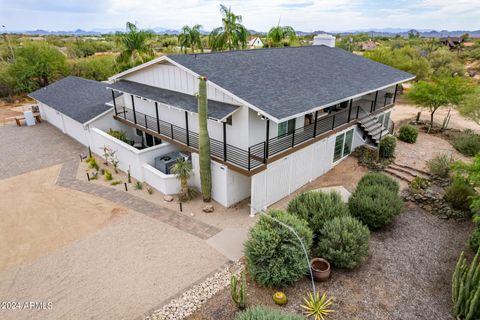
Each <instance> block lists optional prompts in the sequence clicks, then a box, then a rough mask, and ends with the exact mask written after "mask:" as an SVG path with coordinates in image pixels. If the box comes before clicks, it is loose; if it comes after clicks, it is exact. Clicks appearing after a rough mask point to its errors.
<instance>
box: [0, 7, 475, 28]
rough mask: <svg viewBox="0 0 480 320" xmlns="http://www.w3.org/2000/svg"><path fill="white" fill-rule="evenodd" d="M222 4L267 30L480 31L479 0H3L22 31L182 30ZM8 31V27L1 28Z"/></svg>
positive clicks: (6, 21)
mask: <svg viewBox="0 0 480 320" xmlns="http://www.w3.org/2000/svg"><path fill="white" fill-rule="evenodd" d="M220 3H223V4H225V5H227V6H230V7H231V8H232V10H233V11H234V12H235V13H236V14H239V15H241V16H242V17H243V24H244V25H245V26H246V27H247V28H248V29H253V30H256V31H268V29H270V28H271V27H272V26H274V25H276V24H278V23H279V22H280V24H281V25H290V26H292V27H294V29H295V30H301V31H307V32H309V31H316V30H323V31H348V30H363V29H366V30H369V29H372V28H375V29H380V28H402V29H411V28H413V29H435V30H479V29H480V0H298V1H294V0H278V1H274V0H234V1H214V0H73V1H72V0H61V1H53V0H0V25H4V26H5V28H4V30H5V29H6V30H7V31H18V30H36V29H43V30H50V31H59V30H75V29H83V30H93V29H102V28H105V29H117V28H124V26H125V22H126V21H132V22H136V23H138V26H139V27H141V28H154V27H164V28H169V29H180V28H181V27H182V26H184V25H186V24H188V25H193V24H197V23H198V24H201V25H202V26H203V29H204V30H211V29H213V28H214V27H217V26H219V25H220V22H221V16H220V12H219V5H220ZM2 31H3V30H2Z"/></svg>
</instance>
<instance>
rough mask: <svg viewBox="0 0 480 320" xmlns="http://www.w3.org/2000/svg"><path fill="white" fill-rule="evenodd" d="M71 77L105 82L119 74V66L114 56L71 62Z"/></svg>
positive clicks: (92, 57) (93, 57)
mask: <svg viewBox="0 0 480 320" xmlns="http://www.w3.org/2000/svg"><path fill="white" fill-rule="evenodd" d="M70 69H71V75H74V76H77V77H82V78H87V79H92V80H97V81H104V80H107V79H108V78H109V77H111V76H113V75H114V74H115V73H116V72H117V64H116V61H115V57H114V56H113V55H104V56H98V57H95V56H91V57H87V58H80V59H74V60H71V61H70Z"/></svg>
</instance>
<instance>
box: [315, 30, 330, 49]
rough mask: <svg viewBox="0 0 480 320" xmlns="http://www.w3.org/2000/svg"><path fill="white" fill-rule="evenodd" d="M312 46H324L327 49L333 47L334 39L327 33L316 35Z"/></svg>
mask: <svg viewBox="0 0 480 320" xmlns="http://www.w3.org/2000/svg"><path fill="white" fill-rule="evenodd" d="M313 45H314V46H318V45H325V46H328V47H335V37H334V36H332V35H330V34H327V33H320V34H317V35H316V36H314V37H313Z"/></svg>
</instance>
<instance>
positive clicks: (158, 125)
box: [155, 101, 160, 133]
mask: <svg viewBox="0 0 480 320" xmlns="http://www.w3.org/2000/svg"><path fill="white" fill-rule="evenodd" d="M155 115H156V116H157V132H158V133H160V119H159V117H158V102H156V101H155Z"/></svg>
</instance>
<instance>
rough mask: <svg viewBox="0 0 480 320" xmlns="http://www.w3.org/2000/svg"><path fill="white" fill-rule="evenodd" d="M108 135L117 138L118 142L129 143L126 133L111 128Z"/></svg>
mask: <svg viewBox="0 0 480 320" xmlns="http://www.w3.org/2000/svg"><path fill="white" fill-rule="evenodd" d="M107 133H108V134H109V135H111V136H112V137H114V138H117V139H118V140H121V141H123V142H125V143H129V141H128V138H127V132H126V131H121V130H113V129H112V128H110V129H109V130H108V132H107Z"/></svg>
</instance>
